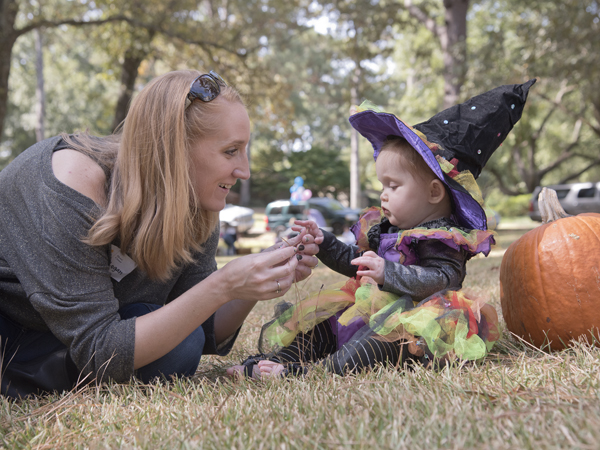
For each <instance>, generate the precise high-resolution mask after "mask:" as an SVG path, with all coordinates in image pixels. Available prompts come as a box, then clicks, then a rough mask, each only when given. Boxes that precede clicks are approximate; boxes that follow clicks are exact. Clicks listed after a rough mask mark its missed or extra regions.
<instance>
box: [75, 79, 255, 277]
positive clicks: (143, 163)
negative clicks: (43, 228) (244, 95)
mask: <svg viewBox="0 0 600 450" xmlns="http://www.w3.org/2000/svg"><path fill="white" fill-rule="evenodd" d="M198 75H200V73H199V72H196V71H176V72H170V73H167V74H165V75H162V76H160V77H158V78H155V79H154V80H152V81H151V82H150V83H148V85H147V86H146V87H145V88H144V89H143V90H142V91H141V92H140V93H139V94H138V95H137V96H136V97H135V98H134V99H133V101H132V103H131V107H130V109H129V112H128V114H127V117H126V118H125V120H124V122H123V123H122V126H121V127H120V129H119V130H118V131H117V133H116V134H115V135H113V136H109V137H107V138H103V139H102V141H101V142H102V145H100V146H99V145H98V141H97V140H94V139H93V138H91V137H90V136H85V135H84V136H76V137H75V139H76V141H75V142H74V139H70V142H69V143H70V144H71V145H73V144H74V143H75V144H79V145H78V146H77V145H74V146H76V148H78V149H80V150H83V151H86V152H87V153H93V157H94V158H95V159H96V160H98V161H99V163H100V164H104V165H105V166H106V167H108V168H110V169H112V171H111V179H110V187H109V188H108V204H107V206H106V210H105V211H104V213H103V214H102V216H101V217H100V218H99V219H98V220H97V221H96V223H95V224H94V226H93V227H92V228H91V230H90V232H89V234H88V236H87V238H86V239H85V241H86V242H88V243H89V244H91V245H98V246H100V245H107V244H110V243H111V242H113V241H115V240H117V241H118V242H119V245H120V247H121V250H122V251H123V252H125V253H127V254H128V255H129V256H130V257H131V258H132V259H133V260H134V261H135V262H136V264H137V265H138V267H140V269H142V270H143V271H145V272H146V273H147V274H148V276H150V277H151V278H153V279H160V280H165V279H168V278H169V276H171V275H172V273H173V270H174V269H175V268H176V267H177V266H178V265H180V264H183V263H190V262H192V261H193V252H195V251H201V250H202V247H201V246H202V244H203V243H205V242H206V241H207V239H208V238H209V237H210V235H211V234H212V233H213V232H214V230H215V229H216V227H217V225H218V223H219V213H218V212H211V211H206V210H203V209H202V208H201V207H200V204H199V201H198V197H197V195H196V194H197V193H195V192H194V187H193V186H194V185H193V183H192V176H193V175H192V174H191V173H190V167H191V162H190V149H191V147H192V145H194V143H196V142H197V141H198V139H201V138H202V137H203V136H206V135H209V134H210V133H211V132H214V130H215V129H216V128H217V127H218V122H217V119H216V118H215V114H214V112H215V110H216V108H218V107H219V105H220V107H223V104H224V103H223V102H224V101H227V102H231V103H241V104H243V101H242V99H241V97H240V95H239V93H238V92H237V91H236V90H235V89H234V88H232V87H230V86H227V87H221V93H220V94H219V96H218V97H217V99H215V100H213V101H211V102H202V101H199V100H196V101H194V102H192V104H191V105H190V106H189V107H188V108H187V109H186V108H185V99H186V96H187V94H188V92H189V88H190V84H191V83H192V82H193V80H194V79H195V78H196V77H198ZM98 147H101V148H100V149H99V151H100V155H99V154H98V150H95V151H94V150H92V149H94V148H95V149H98Z"/></svg>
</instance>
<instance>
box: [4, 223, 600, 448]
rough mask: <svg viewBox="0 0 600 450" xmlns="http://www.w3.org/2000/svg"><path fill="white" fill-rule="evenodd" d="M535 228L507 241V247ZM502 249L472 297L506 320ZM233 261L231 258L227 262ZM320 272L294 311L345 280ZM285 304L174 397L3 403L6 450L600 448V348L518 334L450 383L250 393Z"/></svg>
mask: <svg viewBox="0 0 600 450" xmlns="http://www.w3.org/2000/svg"><path fill="white" fill-rule="evenodd" d="M523 232H524V230H523V229H522V228H521V229H520V228H518V227H513V228H512V229H511V228H505V229H501V230H500V232H499V241H500V243H501V246H504V247H506V246H507V245H508V244H509V243H510V242H512V241H514V240H516V239H517V238H518V237H519V236H520V235H521V234H522V233H523ZM501 260H502V249H497V250H495V251H494V252H493V253H492V254H491V255H490V257H488V258H479V257H478V258H474V259H472V260H471V261H470V262H469V265H468V276H467V279H466V280H465V284H464V285H465V286H468V287H471V288H472V289H473V290H474V291H476V292H478V293H479V294H482V295H486V296H488V298H489V301H490V303H491V304H492V305H494V306H495V307H496V309H497V310H498V312H499V313H500V312H501V309H500V303H499V288H498V276H499V270H500V263H501ZM225 262H226V260H220V263H221V264H224V263H225ZM342 279H343V277H341V276H340V275H338V274H335V273H334V272H332V271H331V270H329V269H327V268H318V269H317V270H315V271H314V274H313V275H312V277H311V278H309V280H307V281H306V282H303V283H299V286H297V288H296V289H292V290H290V292H288V293H287V294H286V296H285V299H287V300H289V301H294V300H295V299H296V298H297V297H301V296H302V295H303V294H304V293H306V292H309V291H312V290H314V289H318V288H319V287H320V286H321V285H322V284H325V285H327V284H329V283H332V282H335V281H339V280H342ZM274 303H275V301H270V302H263V303H260V304H259V305H258V306H257V307H256V308H255V310H254V311H253V312H252V313H251V315H250V316H249V318H248V320H247V321H246V323H245V325H244V327H243V328H242V331H241V334H240V337H239V339H238V341H237V343H236V345H235V346H234V350H233V351H232V353H231V354H230V355H228V356H226V357H204V358H202V362H201V365H200V367H199V369H198V372H197V374H196V376H195V377H194V378H192V379H186V380H176V381H173V382H171V383H169V384H166V385H151V386H144V385H140V384H130V385H116V384H106V385H102V386H99V387H88V388H84V389H82V390H80V391H78V392H71V393H64V394H60V395H59V394H56V395H53V396H48V397H44V398H34V399H30V400H26V401H22V402H17V403H15V402H9V401H7V400H5V399H0V446H2V448H10V449H12V448H35V449H53V448H148V449H155V448H168V449H171V448H207V449H213V448H215V449H226V448H236V449H255V448H257V449H260V448H265V449H271V448H277V449H293V448H302V449H304V448H307V449H313V448H317V449H320V448H335V449H339V448H344V449H346V448H352V449H353V448H356V449H372V448H376V449H381V448H385V449H387V448H391V449H396V448H398V449H402V448H407V449H411V450H414V449H432V448H451V449H464V448H476V449H528V448H536V449H537V448H544V449H546V448H557V449H558V448H582V449H583V448H600V376H599V373H600V350H598V349H596V348H595V347H590V346H588V345H583V344H578V345H575V346H574V347H573V348H571V349H569V350H565V351H563V352H557V353H552V354H549V353H545V352H542V351H540V350H537V349H535V348H532V347H530V346H528V345H526V344H524V343H522V342H520V341H519V340H517V339H516V338H514V337H512V336H510V335H509V334H508V333H505V334H504V336H503V338H502V339H501V340H500V341H499V343H498V344H497V345H496V347H495V348H494V349H493V350H492V354H491V355H490V356H489V357H488V358H487V359H486V360H485V361H483V362H481V363H478V364H476V365H468V366H465V367H451V368H446V369H444V370H442V371H441V372H432V371H428V370H424V369H417V370H415V371H414V372H408V373H403V372H397V371H394V370H391V369H384V368H379V369H377V370H374V371H372V372H370V373H363V374H360V375H357V376H350V377H344V378H342V377H338V376H333V375H329V374H327V373H324V372H321V371H317V370H315V371H313V372H311V373H310V375H309V376H308V377H307V378H305V379H289V380H279V379H278V380H271V381H268V382H253V381H246V380H243V381H238V382H233V381H230V380H229V379H227V378H225V377H224V376H223V375H224V371H225V368H226V367H228V366H230V365H232V364H235V363H237V362H239V361H240V360H241V359H243V358H245V357H246V356H247V355H248V354H253V353H256V340H257V337H258V334H259V331H260V327H261V325H262V324H263V323H264V322H265V321H266V320H268V319H269V318H270V317H271V314H272V310H273V305H274Z"/></svg>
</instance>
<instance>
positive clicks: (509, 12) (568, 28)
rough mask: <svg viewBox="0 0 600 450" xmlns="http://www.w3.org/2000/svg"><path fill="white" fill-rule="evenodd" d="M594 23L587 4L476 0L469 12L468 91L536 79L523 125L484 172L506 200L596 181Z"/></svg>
mask: <svg viewBox="0 0 600 450" xmlns="http://www.w3.org/2000/svg"><path fill="white" fill-rule="evenodd" d="M599 22H600V17H599V10H598V4H597V3H596V2H595V1H593V2H590V1H580V0H568V1H565V2H552V1H542V0H536V1H533V2H526V3H523V2H517V1H513V0H505V1H500V2H498V1H482V2H479V3H478V5H477V6H476V7H474V8H473V13H472V17H471V20H470V25H471V29H472V30H473V32H472V34H471V35H470V36H471V38H472V44H469V45H470V48H473V49H474V50H473V53H472V57H471V72H470V76H469V82H468V83H467V85H466V88H467V89H468V90H469V91H470V92H474V93H476V91H483V90H485V89H488V88H491V87H493V86H496V85H498V84H508V83H519V82H523V81H525V80H527V79H529V78H533V77H538V83H537V84H536V85H534V86H533V88H532V89H531V91H530V96H529V100H528V105H527V107H526V109H525V113H524V115H523V118H522V119H521V121H520V122H519V125H518V126H517V127H516V129H515V130H514V132H513V133H511V135H509V138H508V139H507V141H506V142H505V143H504V145H503V147H502V148H501V149H500V150H499V151H498V152H497V155H495V156H494V157H493V158H492V159H491V160H490V162H489V163H488V169H489V171H490V172H491V173H492V174H493V176H494V177H495V180H496V183H497V185H498V186H499V188H500V189H501V190H502V192H504V193H505V194H509V195H519V194H523V193H530V192H532V191H533V189H534V188H535V187H536V186H537V185H540V184H552V183H564V182H569V181H578V180H581V181H585V180H588V179H589V180H597V179H598V177H599V176H600V172H599V171H598V165H599V164H600V158H599V157H598V152H597V151H596V150H595V149H597V148H598V146H599V145H600V127H599V124H600V121H599V118H600V112H599V111H600V109H599V107H598V99H599V98H600V94H598V92H600V85H599V83H600V82H599V81H598V78H597V77H594V76H591V74H592V73H594V72H595V71H597V69H598V67H600V64H599V63H600V56H599V54H598V52H597V51H596V50H594V49H597V48H600V24H599Z"/></svg>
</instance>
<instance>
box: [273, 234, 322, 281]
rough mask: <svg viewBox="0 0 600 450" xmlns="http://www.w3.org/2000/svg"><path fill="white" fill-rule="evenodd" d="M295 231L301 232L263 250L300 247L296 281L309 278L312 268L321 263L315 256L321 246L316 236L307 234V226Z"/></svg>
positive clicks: (297, 256)
mask: <svg viewBox="0 0 600 450" xmlns="http://www.w3.org/2000/svg"><path fill="white" fill-rule="evenodd" d="M293 228H295V227H293ZM295 231H298V232H299V234H297V235H296V236H294V237H291V238H286V239H285V240H284V241H283V243H280V244H275V245H273V246H272V247H269V248H267V249H265V250H263V252H272V251H274V250H276V249H279V248H286V247H296V248H297V249H298V252H297V255H296V258H297V259H298V265H297V266H296V270H295V277H294V281H302V280H305V279H306V278H308V276H309V275H310V274H311V273H312V270H313V269H314V268H315V267H317V265H318V264H319V260H318V259H317V257H316V256H314V255H316V254H317V253H319V246H318V245H317V244H316V243H315V239H314V237H313V236H312V235H310V234H307V230H306V228H302V227H297V229H296V230H295ZM322 240H323V239H321V241H322Z"/></svg>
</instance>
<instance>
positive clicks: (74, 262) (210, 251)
mask: <svg viewBox="0 0 600 450" xmlns="http://www.w3.org/2000/svg"><path fill="white" fill-rule="evenodd" d="M59 141H60V139H59V138H51V139H47V140H45V141H42V142H40V143H38V144H36V145H34V146H32V147H30V148H29V149H27V150H26V151H25V152H23V153H22V154H20V155H19V156H18V157H17V158H16V159H15V160H14V161H13V162H11V163H10V164H9V166H8V167H7V168H5V169H4V170H3V171H2V172H0V314H2V315H4V316H5V317H8V318H10V319H12V320H14V321H15V322H17V323H20V324H21V325H22V326H24V327H25V328H29V329H34V330H42V331H43V330H50V331H51V332H52V333H53V334H54V335H55V336H56V337H57V338H58V339H59V340H60V341H62V342H63V343H64V344H65V345H66V346H67V347H68V348H69V351H70V353H71V356H72V358H73V360H74V361H75V364H76V365H77V366H78V367H79V368H80V369H83V368H84V367H85V368H86V372H88V371H89V372H91V373H98V372H99V371H100V372H102V373H103V374H104V375H105V376H108V377H110V378H112V379H114V380H116V381H119V382H122V381H127V380H128V379H129V378H130V377H131V376H132V374H133V353H134V336H135V319H128V320H121V319H120V316H119V314H118V310H119V308H120V307H122V306H124V305H127V304H131V303H140V302H143V303H153V304H158V305H164V304H165V303H167V302H169V301H170V300H173V299H174V298H176V297H178V296H179V295H180V294H182V293H183V292H185V291H186V290H188V289H189V288H191V287H192V286H194V285H195V284H197V283H198V282H200V281H202V280H203V279H204V278H206V277H207V276H208V275H210V274H211V273H212V272H214V271H215V270H217V264H216V261H215V253H216V248H217V245H218V239H219V231H218V230H216V231H215V233H214V234H213V235H212V236H211V238H210V239H209V240H208V241H207V242H206V244H205V245H204V252H203V253H200V254H197V255H195V256H196V261H197V262H196V263H195V264H191V265H187V266H184V267H182V268H181V269H179V270H178V271H177V272H176V273H175V274H174V276H173V277H172V278H171V279H170V280H168V281H166V282H157V281H152V280H150V279H149V278H148V277H147V276H146V275H145V273H143V272H142V271H140V270H139V269H137V268H136V269H134V270H133V272H131V273H130V274H129V275H127V276H125V277H124V278H123V279H122V280H121V281H120V282H117V281H115V280H114V279H112V278H111V276H110V274H109V263H110V250H111V246H110V245H108V246H104V247H91V246H89V245H87V244H84V243H83V242H81V238H82V237H84V236H86V235H87V232H88V230H89V229H90V227H91V226H92V225H93V223H94V221H95V220H96V219H97V218H98V217H99V213H100V209H99V207H98V205H96V203H94V201H92V200H91V199H90V198H88V197H86V196H84V195H82V194H80V193H79V192H77V191H75V190H73V189H71V188H70V187H68V186H66V185H65V184H63V183H61V182H60V181H58V180H57V179H56V177H55V176H54V173H53V171H52V153H53V151H54V148H55V146H56V144H57V143H58V142H59ZM213 324H214V315H213V316H211V317H210V318H209V319H208V320H207V321H206V322H205V323H204V324H203V325H202V327H203V329H204V332H205V334H206V344H205V347H204V353H218V354H221V355H224V354H226V353H227V352H228V351H229V350H230V349H231V346H232V345H233V342H234V341H235V337H236V335H237V333H236V335H234V336H232V339H230V340H228V342H227V344H226V345H224V346H223V347H219V348H217V345H216V342H215V336H214V330H213ZM238 331H239V330H238Z"/></svg>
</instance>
